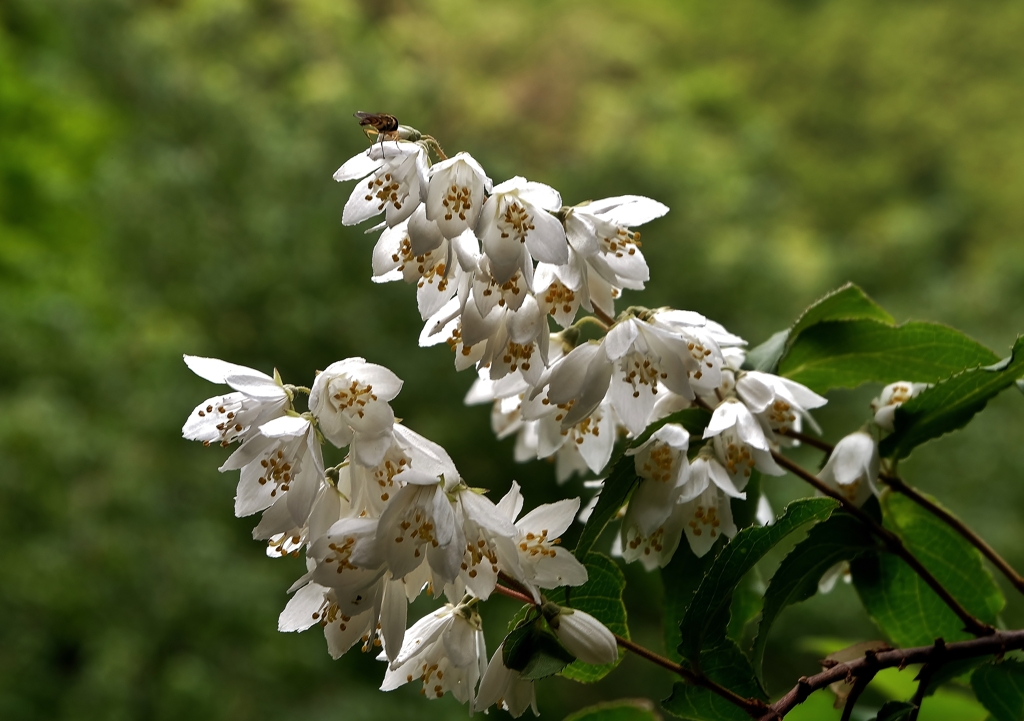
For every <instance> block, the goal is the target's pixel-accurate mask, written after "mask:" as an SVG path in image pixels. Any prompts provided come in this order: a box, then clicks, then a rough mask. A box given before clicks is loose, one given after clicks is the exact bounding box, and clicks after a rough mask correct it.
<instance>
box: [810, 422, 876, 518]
mask: <svg viewBox="0 0 1024 721" xmlns="http://www.w3.org/2000/svg"><path fill="white" fill-rule="evenodd" d="M878 466H879V461H878V444H877V443H876V442H875V439H874V438H872V437H871V435H870V434H868V433H865V432H864V431H857V432H855V433H851V434H850V435H848V436H846V437H845V438H843V439H842V440H840V441H839V443H837V444H836V447H835V450H833V451H832V455H830V456H829V457H828V461H827V462H826V463H825V467H824V468H822V469H821V472H820V473H819V474H818V478H819V479H820V480H821V481H823V482H824V483H825V484H826V485H828V486H829V487H830V488H833V489H835V490H836V491H838V492H839V493H840V495H842V496H843V498H845V499H846V500H847V501H849V502H850V503H852V504H854V505H857V506H860V505H863V504H864V501H866V500H867V499H868V498H869V497H870V496H871V494H872V493H878V491H877V490H876V489H875V481H877V480H878Z"/></svg>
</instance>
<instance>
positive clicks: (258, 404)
mask: <svg viewBox="0 0 1024 721" xmlns="http://www.w3.org/2000/svg"><path fill="white" fill-rule="evenodd" d="M185 364H186V365H187V366H188V367H189V368H190V369H191V370H192V372H193V373H195V374H196V375H197V376H199V377H200V378H205V379H206V380H208V381H211V382H213V383H226V384H227V385H229V386H231V387H232V388H234V389H235V392H234V393H227V394H225V395H221V396H214V397H213V398H208V399H207V400H205V401H203V402H202V403H200V404H199V405H198V406H196V408H195V410H193V411H192V414H191V415H190V416H189V417H188V420H187V421H185V425H184V426H183V427H182V429H181V433H182V435H183V436H184V437H185V438H187V439H189V440H190V441H202V442H203V445H207V446H208V445H210V443H219V444H220V445H222V446H227V445H228V444H230V443H231V442H232V441H234V440H236V439H239V438H241V439H243V440H244V439H245V438H247V437H248V436H250V435H251V432H250V431H253V430H254V429H255V428H256V427H257V426H259V425H260V424H262V423H266V422H267V421H269V420H272V419H274V418H277V417H278V416H282V415H284V413H285V411H286V410H287V409H288V405H289V403H290V402H291V398H290V397H289V395H288V392H287V391H286V390H285V389H284V387H283V386H282V385H281V381H280V379H278V378H271V377H270V376H268V375H267V374H266V373H261V372H260V371H258V370H253V369H252V368H246V367H245V366H240V365H235V364H234V363H228V362H226V361H222V360H218V359H216V358H202V357H200V356H194V355H186V356H185Z"/></svg>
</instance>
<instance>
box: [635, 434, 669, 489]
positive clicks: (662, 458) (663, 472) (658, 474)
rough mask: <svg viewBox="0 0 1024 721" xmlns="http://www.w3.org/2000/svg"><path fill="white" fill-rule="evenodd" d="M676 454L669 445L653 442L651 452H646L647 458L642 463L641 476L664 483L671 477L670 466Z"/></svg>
mask: <svg viewBox="0 0 1024 721" xmlns="http://www.w3.org/2000/svg"><path fill="white" fill-rule="evenodd" d="M675 459H676V454H675V451H673V450H672V447H671V446H668V445H666V444H664V443H655V444H654V447H653V448H652V449H651V452H650V453H648V454H647V460H646V461H645V462H644V465H643V474H642V475H643V477H644V478H649V479H651V480H652V481H660V482H662V483H665V482H667V481H669V480H670V479H671V478H672V466H673V465H674V463H675Z"/></svg>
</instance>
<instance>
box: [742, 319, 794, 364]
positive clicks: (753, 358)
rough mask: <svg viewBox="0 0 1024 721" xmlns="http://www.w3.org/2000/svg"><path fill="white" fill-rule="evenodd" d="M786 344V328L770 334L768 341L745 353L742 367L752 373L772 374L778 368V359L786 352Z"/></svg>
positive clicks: (787, 339)
mask: <svg viewBox="0 0 1024 721" xmlns="http://www.w3.org/2000/svg"><path fill="white" fill-rule="evenodd" d="M788 343H789V329H788V328H787V329H786V330H780V331H777V332H775V333H772V335H771V337H769V338H768V340H766V341H765V342H764V343H762V344H761V345H759V346H757V347H756V348H752V349H751V350H750V351H749V352H748V353H747V357H746V359H745V360H744V361H743V367H744V368H748V369H750V370H752V371H763V372H765V373H774V372H775V369H776V368H778V366H779V359H780V358H782V356H783V354H784V353H785V352H786V346H787V344H788Z"/></svg>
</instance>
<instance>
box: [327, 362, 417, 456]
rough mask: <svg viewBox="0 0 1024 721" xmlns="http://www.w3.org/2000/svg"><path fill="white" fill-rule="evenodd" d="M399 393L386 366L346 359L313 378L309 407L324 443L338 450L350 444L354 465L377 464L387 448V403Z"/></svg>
mask: <svg viewBox="0 0 1024 721" xmlns="http://www.w3.org/2000/svg"><path fill="white" fill-rule="evenodd" d="M401 389H402V381H401V379H400V378H399V377H398V376H396V375H395V374H394V373H392V372H391V371H390V370H388V369H387V368H385V367H384V366H379V365H376V364H374V363H367V362H366V361H365V360H363V359H362V358H346V359H345V360H341V361H336V362H335V363H331V365H329V366H327V368H326V369H324V371H323V372H322V373H320V375H318V376H317V377H316V381H315V382H314V383H313V388H312V389H311V391H310V394H309V409H310V411H311V412H312V413H313V415H314V416H315V417H316V419H317V422H318V423H319V426H320V432H321V433H323V434H324V437H325V438H326V439H327V440H329V441H330V442H331V443H333V444H334V445H336V446H338V447H339V448H341V447H343V446H347V445H350V444H351V446H352V448H351V453H352V455H353V457H354V458H355V461H356V462H357V463H361V464H362V465H364V466H375V465H377V464H378V463H380V461H381V459H382V458H383V457H384V454H385V453H386V452H387V450H388V448H390V446H391V441H392V435H393V433H392V425H393V424H394V422H395V414H394V412H393V411H392V410H391V406H390V405H388V401H390V400H391V399H393V398H394V397H395V396H397V395H398V392H399V391H400V390H401Z"/></svg>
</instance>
